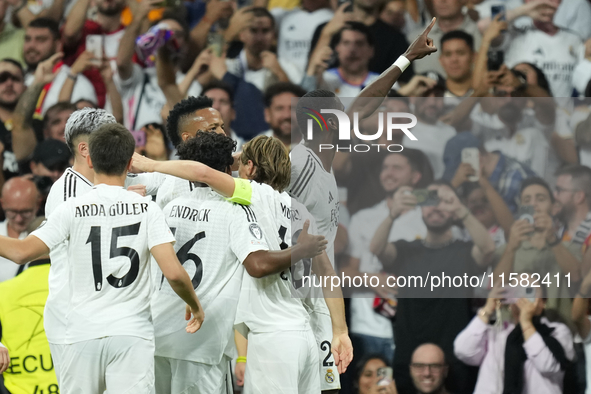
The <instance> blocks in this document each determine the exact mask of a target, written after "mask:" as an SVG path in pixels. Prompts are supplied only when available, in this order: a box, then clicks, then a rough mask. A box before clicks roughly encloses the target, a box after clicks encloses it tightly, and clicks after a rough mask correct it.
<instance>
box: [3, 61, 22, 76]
mask: <svg viewBox="0 0 591 394" xmlns="http://www.w3.org/2000/svg"><path fill="white" fill-rule="evenodd" d="M0 63H10V64H12V65H13V66H15V67H17V68H18V69H19V70H21V76H24V75H25V70H24V69H23V65H22V64H20V63H19V62H18V61H17V60H14V59H13V58H11V57H5V58H4V59H2V60H0Z"/></svg>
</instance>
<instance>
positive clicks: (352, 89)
mask: <svg viewBox="0 0 591 394" xmlns="http://www.w3.org/2000/svg"><path fill="white" fill-rule="evenodd" d="M377 77H379V74H377V73H374V72H371V71H368V72H367V77H365V80H363V83H361V84H359V85H353V84H351V83H349V82H347V81H346V80H345V79H344V78H343V76H342V75H341V73H340V71H339V69H338V68H331V69H328V70H326V71H325V72H324V73H323V74H322V83H321V84H320V89H326V90H330V91H331V92H334V93H335V94H336V95H337V97H357V96H358V95H359V93H360V92H361V91H362V90H363V89H364V88H365V87H366V86H367V85H369V84H370V83H372V82H373V81H374V80H375V79H376V78H377Z"/></svg>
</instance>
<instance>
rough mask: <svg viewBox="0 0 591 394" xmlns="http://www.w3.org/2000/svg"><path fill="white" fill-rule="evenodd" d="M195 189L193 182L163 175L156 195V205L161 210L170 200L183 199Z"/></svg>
mask: <svg viewBox="0 0 591 394" xmlns="http://www.w3.org/2000/svg"><path fill="white" fill-rule="evenodd" d="M194 189H195V186H193V182H191V181H188V180H186V179H182V178H177V177H175V176H172V175H165V176H164V181H163V182H162V185H161V186H160V188H159V189H158V193H157V194H156V204H158V206H159V207H160V208H162V209H164V207H165V206H167V205H168V203H170V202H171V201H172V200H174V199H177V198H179V197H183V196H186V195H188V194H189V193H191V192H192V191H193V190H194Z"/></svg>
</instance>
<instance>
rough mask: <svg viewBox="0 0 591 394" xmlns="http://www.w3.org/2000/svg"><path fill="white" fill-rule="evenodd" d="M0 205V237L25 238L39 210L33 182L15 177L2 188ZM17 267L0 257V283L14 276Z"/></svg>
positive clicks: (37, 193)
mask: <svg viewBox="0 0 591 394" xmlns="http://www.w3.org/2000/svg"><path fill="white" fill-rule="evenodd" d="M0 204H1V205H2V210H3V211H4V215H5V216H6V220H4V221H3V222H0V235H4V236H8V237H10V238H18V239H22V238H25V237H26V236H27V234H28V232H27V228H28V227H29V225H30V224H31V222H32V221H33V220H34V219H35V214H36V213H37V210H38V209H39V192H38V191H37V187H36V186H35V183H33V181H31V180H29V179H26V178H23V177H16V178H11V179H10V180H8V181H7V182H6V183H5V184H4V186H3V187H2V194H1V196H0ZM18 269H19V266H18V265H16V264H15V263H13V262H12V261H10V260H7V259H5V258H2V257H0V282H3V281H5V280H8V279H10V278H13V277H14V276H16V274H17V272H18Z"/></svg>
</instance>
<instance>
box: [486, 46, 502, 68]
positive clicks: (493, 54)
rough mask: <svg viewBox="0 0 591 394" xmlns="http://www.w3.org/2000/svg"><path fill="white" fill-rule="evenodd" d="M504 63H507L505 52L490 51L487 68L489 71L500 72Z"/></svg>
mask: <svg viewBox="0 0 591 394" xmlns="http://www.w3.org/2000/svg"><path fill="white" fill-rule="evenodd" d="M503 63H505V52H504V51H499V50H493V51H488V59H487V60H486V68H487V69H488V71H499V69H500V68H501V66H502V65H503Z"/></svg>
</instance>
